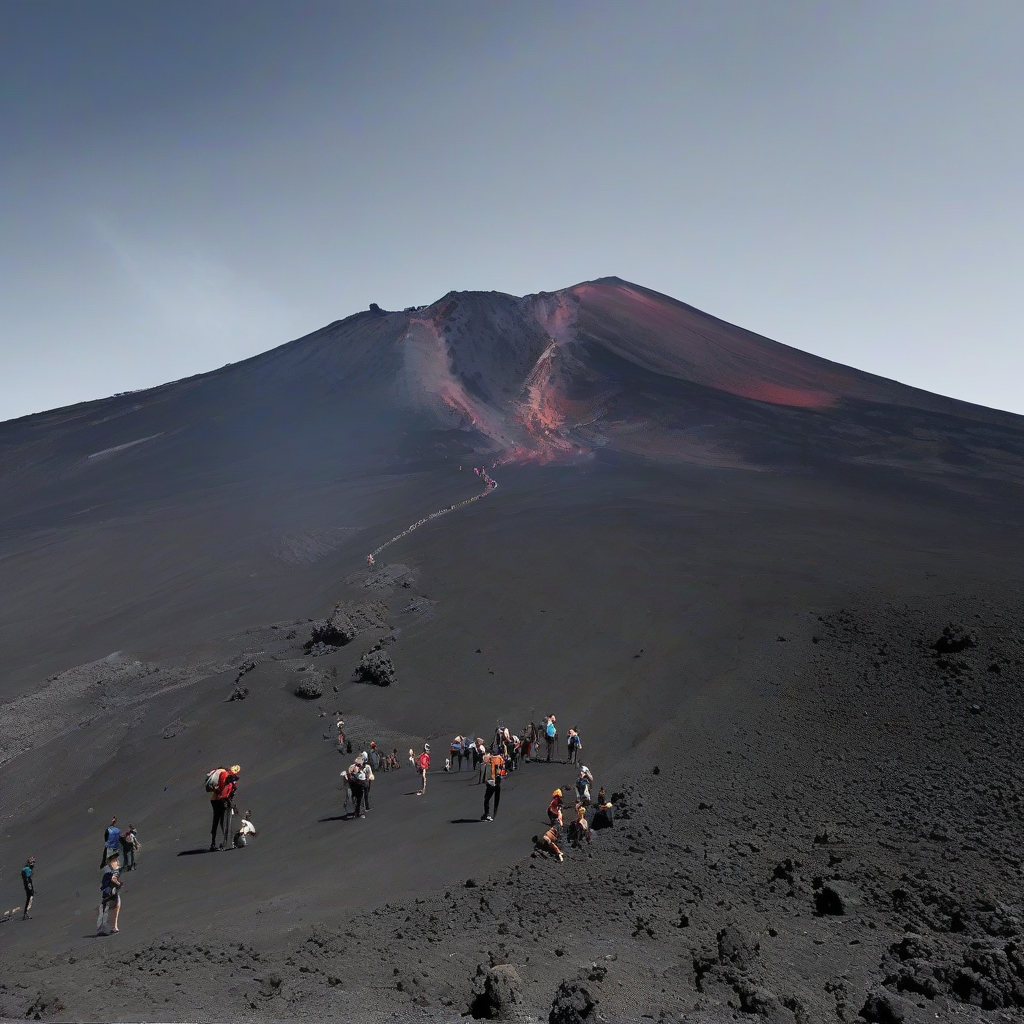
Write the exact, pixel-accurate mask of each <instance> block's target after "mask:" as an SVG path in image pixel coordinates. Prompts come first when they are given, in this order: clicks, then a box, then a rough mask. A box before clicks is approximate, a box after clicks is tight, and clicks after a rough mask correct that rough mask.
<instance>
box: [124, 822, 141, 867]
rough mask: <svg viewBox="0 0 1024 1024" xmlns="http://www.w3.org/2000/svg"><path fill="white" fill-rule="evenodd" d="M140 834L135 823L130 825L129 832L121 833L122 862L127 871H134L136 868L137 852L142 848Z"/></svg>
mask: <svg viewBox="0 0 1024 1024" xmlns="http://www.w3.org/2000/svg"><path fill="white" fill-rule="evenodd" d="M140 848H141V847H140V844H139V835H138V833H137V832H136V831H135V826H134V825H129V826H128V831H127V832H122V833H121V863H122V864H123V865H124V870H125V871H132V870H133V869H134V868H135V854H136V853H138V851H139V849H140Z"/></svg>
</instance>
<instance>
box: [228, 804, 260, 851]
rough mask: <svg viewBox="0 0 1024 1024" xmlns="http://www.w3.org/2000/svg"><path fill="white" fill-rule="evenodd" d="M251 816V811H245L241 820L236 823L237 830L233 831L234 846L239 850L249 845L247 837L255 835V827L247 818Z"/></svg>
mask: <svg viewBox="0 0 1024 1024" xmlns="http://www.w3.org/2000/svg"><path fill="white" fill-rule="evenodd" d="M251 817H252V811H246V812H245V814H243V815H242V820H241V821H240V822H239V823H238V831H237V832H236V833H235V838H234V843H233V845H234V847H235V849H236V850H240V849H242V848H244V847H246V846H248V845H249V837H250V836H255V835H256V827H255V826H254V825H253V823H252V822H251V821H250V820H249V819H250V818H251Z"/></svg>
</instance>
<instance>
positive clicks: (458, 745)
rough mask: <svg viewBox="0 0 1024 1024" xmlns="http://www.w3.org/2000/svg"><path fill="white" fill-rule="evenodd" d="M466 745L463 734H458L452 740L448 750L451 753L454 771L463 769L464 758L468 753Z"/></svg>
mask: <svg viewBox="0 0 1024 1024" xmlns="http://www.w3.org/2000/svg"><path fill="white" fill-rule="evenodd" d="M465 747H466V741H465V740H464V739H463V738H462V737H461V736H456V737H455V739H453V740H452V745H451V748H450V750H449V751H448V752H449V754H450V755H451V768H452V769H453V770H454V771H457V772H461V771H462V758H463V756H464V755H465V753H466V750H465ZM456 762H458V765H459V767H458V768H456V767H455V763H456Z"/></svg>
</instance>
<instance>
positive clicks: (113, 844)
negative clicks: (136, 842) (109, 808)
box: [100, 814, 121, 868]
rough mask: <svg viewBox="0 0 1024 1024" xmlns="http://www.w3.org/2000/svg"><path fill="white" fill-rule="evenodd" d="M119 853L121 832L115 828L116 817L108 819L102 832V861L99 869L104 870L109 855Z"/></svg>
mask: <svg viewBox="0 0 1024 1024" xmlns="http://www.w3.org/2000/svg"><path fill="white" fill-rule="evenodd" d="M120 852H121V830H120V829H119V828H118V827H117V815H116V814H115V815H114V817H113V818H111V819H110V824H109V825H108V826H107V827H106V829H104V832H103V859H102V860H101V861H100V867H101V868H105V867H106V866H107V861H109V860H110V857H111V854H115V853H117V854H119V853H120Z"/></svg>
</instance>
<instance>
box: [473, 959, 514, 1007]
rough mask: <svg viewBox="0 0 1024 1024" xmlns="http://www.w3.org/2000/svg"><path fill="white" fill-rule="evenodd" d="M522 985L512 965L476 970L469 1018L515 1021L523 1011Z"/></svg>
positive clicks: (479, 967)
mask: <svg viewBox="0 0 1024 1024" xmlns="http://www.w3.org/2000/svg"><path fill="white" fill-rule="evenodd" d="M522 1004H523V982H522V979H521V978H520V977H519V974H518V972H517V971H516V969H515V967H513V966H512V965H511V964H495V965H494V966H493V967H487V968H485V967H484V966H483V965H482V964H481V965H480V966H478V967H477V969H476V977H475V978H474V980H473V995H472V998H471V1000H470V1004H469V1014H470V1016H471V1017H473V1018H475V1019H476V1020H514V1019H515V1018H516V1017H517V1016H518V1015H519V1013H521V1011H522V1008H523V1007H522Z"/></svg>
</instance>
